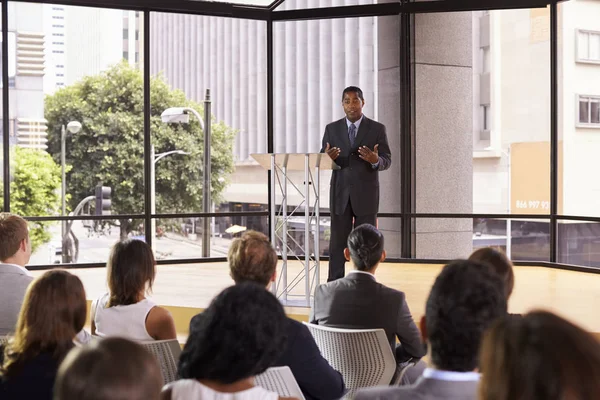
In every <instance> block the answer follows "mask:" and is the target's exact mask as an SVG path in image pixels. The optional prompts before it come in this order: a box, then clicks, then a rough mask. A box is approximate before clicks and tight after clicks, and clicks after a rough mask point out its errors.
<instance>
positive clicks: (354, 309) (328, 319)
mask: <svg viewBox="0 0 600 400" xmlns="http://www.w3.org/2000/svg"><path fill="white" fill-rule="evenodd" d="M311 322H312V323H313V324H319V325H326V326H331V327H334V328H346V329H377V328H380V329H383V330H385V333H386V335H387V338H388V340H389V341H390V346H391V348H392V352H394V354H395V348H396V337H398V339H400V343H401V344H402V347H403V349H404V351H405V352H406V353H408V354H409V355H411V356H412V357H416V358H420V357H423V356H424V355H425V353H426V349H425V346H424V345H423V343H422V341H421V334H420V332H419V329H418V328H417V325H416V324H415V321H414V320H413V318H412V315H411V314H410V310H409V308H408V305H407V304H406V297H405V295H404V292H400V291H398V290H395V289H392V288H389V287H387V286H384V285H382V284H380V283H377V282H376V281H375V277H373V276H370V275H367V274H364V273H354V272H352V273H349V274H348V275H346V276H345V277H344V278H341V279H338V280H335V281H332V282H329V283H325V284H322V285H319V286H318V287H317V289H316V290H315V301H314V305H313V309H312V311H311Z"/></svg>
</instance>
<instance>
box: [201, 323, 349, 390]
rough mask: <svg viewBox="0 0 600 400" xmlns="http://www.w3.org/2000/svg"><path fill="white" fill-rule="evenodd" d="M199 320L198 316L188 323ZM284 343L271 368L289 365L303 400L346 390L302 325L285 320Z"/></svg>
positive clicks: (337, 374) (342, 380)
mask: <svg viewBox="0 0 600 400" xmlns="http://www.w3.org/2000/svg"><path fill="white" fill-rule="evenodd" d="M198 318H202V314H198V315H196V316H194V317H193V318H192V322H191V324H195V323H198V321H197V319H198ZM286 336H287V341H286V345H285V349H284V350H283V353H282V354H281V356H280V357H279V360H278V361H277V363H276V364H275V365H274V366H275V367H278V366H288V367H290V369H291V370H292V373H293V374H294V378H296V381H297V382H298V386H300V389H301V390H302V393H303V394H304V397H305V398H306V400H334V399H339V398H340V397H342V396H343V395H344V393H345V391H346V388H345V386H344V379H343V378H342V375H341V374H340V373H339V372H338V371H336V370H335V369H333V368H332V367H331V365H329V363H328V362H327V360H325V359H324V358H323V356H322V355H321V352H320V351H319V348H318V347H317V344H316V343H315V340H314V339H313V337H312V335H311V334H310V331H309V330H308V328H307V327H305V326H304V325H302V323H300V322H298V321H295V320H293V319H291V318H288V319H287V326H286Z"/></svg>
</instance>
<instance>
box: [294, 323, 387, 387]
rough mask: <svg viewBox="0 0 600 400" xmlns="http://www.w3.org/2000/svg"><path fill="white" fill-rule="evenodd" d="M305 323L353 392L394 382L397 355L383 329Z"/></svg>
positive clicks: (320, 348) (323, 352) (324, 353)
mask: <svg viewBox="0 0 600 400" xmlns="http://www.w3.org/2000/svg"><path fill="white" fill-rule="evenodd" d="M304 324H305V325H306V327H308V330H309V331H310V333H311V334H312V335H313V337H314V339H315V342H316V343H317V346H318V347H319V350H321V354H322V355H323V357H324V358H325V359H326V360H327V361H329V364H331V366H332V367H333V368H335V369H336V370H338V371H339V372H340V373H341V374H342V376H343V377H344V382H345V383H346V388H348V389H349V390H350V392H349V395H350V396H352V395H353V392H354V391H356V389H359V388H364V387H370V386H381V385H389V384H390V383H391V382H392V377H393V376H394V373H395V372H396V367H397V365H396V358H395V357H394V354H393V353H392V349H391V348H390V343H389V342H388V340H387V336H386V335H385V331H384V330H383V329H339V328H330V327H327V326H322V325H315V324H307V323H306V322H304Z"/></svg>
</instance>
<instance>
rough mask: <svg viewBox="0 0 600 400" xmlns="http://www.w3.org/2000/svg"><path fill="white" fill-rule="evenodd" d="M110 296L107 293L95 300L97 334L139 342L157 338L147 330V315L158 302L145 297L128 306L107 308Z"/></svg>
mask: <svg viewBox="0 0 600 400" xmlns="http://www.w3.org/2000/svg"><path fill="white" fill-rule="evenodd" d="M109 298H110V296H109V294H108V293H106V294H104V295H103V296H102V297H100V298H99V299H97V300H96V301H94V305H95V306H96V314H95V315H94V324H95V325H96V335H98V336H100V337H107V336H120V337H123V338H126V339H130V340H133V341H137V342H147V341H149V340H155V339H154V338H153V337H152V336H150V334H149V333H148V331H147V330H146V317H147V316H148V313H149V312H150V310H151V309H152V308H154V307H156V303H154V302H153V301H152V300H149V299H144V300H142V301H140V302H137V303H135V304H130V305H128V306H113V307H108V308H107V307H106V304H107V303H108V300H109ZM92 307H93V306H92Z"/></svg>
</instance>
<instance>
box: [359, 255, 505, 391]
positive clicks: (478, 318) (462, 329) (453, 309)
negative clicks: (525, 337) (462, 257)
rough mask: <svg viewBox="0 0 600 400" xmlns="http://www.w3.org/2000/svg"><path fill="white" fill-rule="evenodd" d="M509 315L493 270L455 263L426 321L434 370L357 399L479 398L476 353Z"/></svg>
mask: <svg viewBox="0 0 600 400" xmlns="http://www.w3.org/2000/svg"><path fill="white" fill-rule="evenodd" d="M505 314H506V297H505V295H504V285H503V283H502V281H501V280H500V278H499V277H498V275H497V274H496V273H495V272H494V271H493V270H492V267H490V266H489V265H485V264H477V263H474V262H472V261H455V262H452V263H450V264H448V265H446V266H445V267H444V269H443V270H442V272H441V273H440V275H439V276H438V277H437V279H436V280H435V283H434V284H433V287H432V289H431V292H430V294H429V298H428V299H427V304H426V307H425V317H423V318H422V319H421V332H422V333H423V339H424V340H425V341H426V342H427V343H428V346H429V351H430V356H431V363H432V367H431V368H428V369H426V370H425V371H424V372H423V376H421V377H420V378H419V380H418V381H417V382H416V383H415V384H414V385H410V386H404V387H402V386H401V387H395V388H391V387H387V388H373V389H365V390H362V391H360V392H359V393H358V394H357V396H356V399H357V400H361V399H363V400H364V399H368V400H371V399H373V400H375V399H382V400H385V399H395V400H403V399H430V400H437V399H440V400H441V399H447V400H459V399H460V400H471V399H472V400H474V399H476V398H477V385H478V381H479V374H478V373H477V372H475V371H476V368H477V352H478V349H479V345H480V342H481V338H482V335H483V332H484V331H485V330H486V328H488V327H489V326H490V325H491V324H492V323H493V322H494V320H496V319H497V318H499V317H502V316H504V315H505Z"/></svg>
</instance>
